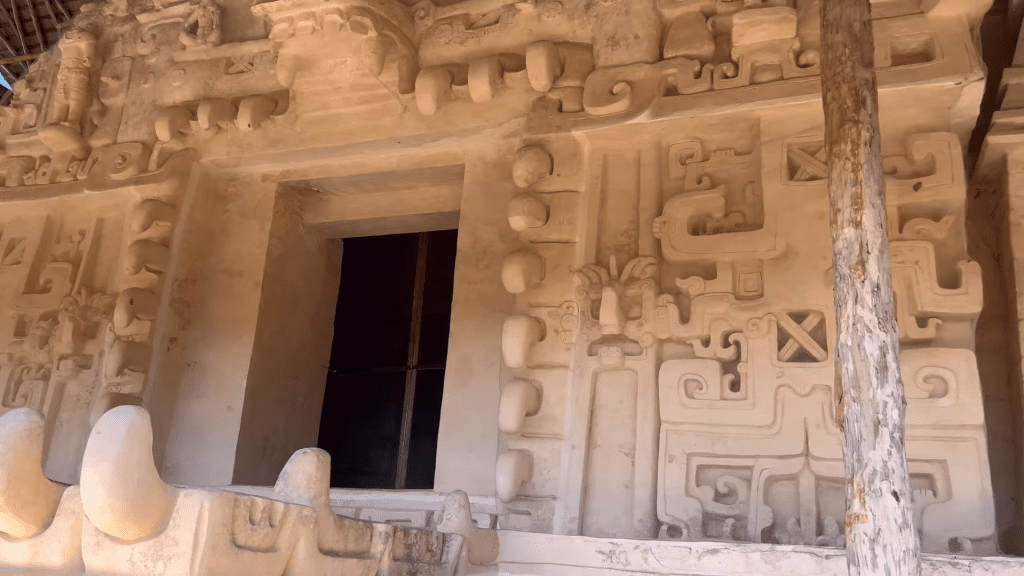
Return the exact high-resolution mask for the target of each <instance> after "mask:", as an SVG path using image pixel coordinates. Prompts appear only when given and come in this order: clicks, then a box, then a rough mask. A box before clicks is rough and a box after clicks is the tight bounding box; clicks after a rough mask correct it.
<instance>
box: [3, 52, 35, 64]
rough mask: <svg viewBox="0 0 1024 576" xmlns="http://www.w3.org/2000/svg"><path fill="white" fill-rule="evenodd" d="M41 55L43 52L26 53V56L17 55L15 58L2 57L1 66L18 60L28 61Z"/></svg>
mask: <svg viewBox="0 0 1024 576" xmlns="http://www.w3.org/2000/svg"><path fill="white" fill-rule="evenodd" d="M39 56H41V54H25V55H24V56H15V57H13V58H0V66H5V65H7V64H14V63H16V62H28V61H30V60H35V59H36V58H39Z"/></svg>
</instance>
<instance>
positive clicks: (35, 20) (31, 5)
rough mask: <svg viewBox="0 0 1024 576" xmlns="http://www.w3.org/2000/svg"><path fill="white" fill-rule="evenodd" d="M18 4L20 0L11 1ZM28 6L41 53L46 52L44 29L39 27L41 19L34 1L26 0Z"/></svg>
mask: <svg viewBox="0 0 1024 576" xmlns="http://www.w3.org/2000/svg"><path fill="white" fill-rule="evenodd" d="M11 1H12V2H17V1H18V0H11ZM25 1H26V3H27V4H28V14H29V16H31V18H32V25H33V26H35V29H36V40H39V51H40V52H42V51H43V50H46V39H45V38H44V37H43V29H42V28H41V27H40V26H39V17H38V16H36V7H35V1H34V0H25Z"/></svg>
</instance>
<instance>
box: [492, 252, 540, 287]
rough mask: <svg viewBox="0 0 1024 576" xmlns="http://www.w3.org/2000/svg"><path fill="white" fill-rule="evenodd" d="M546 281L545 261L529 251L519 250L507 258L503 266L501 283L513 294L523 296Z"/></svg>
mask: <svg viewBox="0 0 1024 576" xmlns="http://www.w3.org/2000/svg"><path fill="white" fill-rule="evenodd" d="M543 279H544V259H543V258H541V257H540V256H539V255H538V254H537V253H535V252H531V251H529V250H517V251H516V252H513V253H511V254H509V255H508V256H505V261H504V262H503V263H502V265H501V283H502V284H503V285H504V286H505V290H508V291H509V292H510V293H512V294H522V293H523V292H526V291H527V290H528V289H530V288H531V287H532V286H534V285H535V284H537V283H539V282H540V281H541V280H543Z"/></svg>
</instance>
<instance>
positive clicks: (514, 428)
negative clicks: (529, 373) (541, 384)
mask: <svg viewBox="0 0 1024 576" xmlns="http://www.w3.org/2000/svg"><path fill="white" fill-rule="evenodd" d="M540 401H541V398H540V390H539V389H538V388H537V386H536V385H534V384H533V383H532V382H528V381H526V380H513V381H512V382H509V383H508V384H507V385H506V386H505V389H504V390H502V391H501V401H500V402H499V403H498V429H499V430H501V431H502V432H504V433H505V434H522V432H523V425H524V424H525V423H526V417H527V416H533V415H535V414H537V412H538V411H539V410H540Z"/></svg>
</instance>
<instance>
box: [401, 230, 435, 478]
mask: <svg viewBox="0 0 1024 576" xmlns="http://www.w3.org/2000/svg"><path fill="white" fill-rule="evenodd" d="M429 238H430V236H429V235H428V233H427V232H420V233H419V237H418V240H419V243H418V245H417V248H416V280H415V284H414V285H413V292H412V322H411V323H410V325H409V354H408V356H407V359H406V372H405V398H404V401H403V402H402V428H401V432H400V435H399V437H398V468H397V469H396V471H395V489H396V490H402V489H403V488H405V480H406V477H407V476H408V472H409V444H410V442H411V441H412V414H413V409H414V408H415V407H416V375H417V372H418V371H419V361H420V328H421V327H422V325H423V290H424V289H425V287H426V280H427V249H428V246H427V245H428V244H429V242H428V239H429Z"/></svg>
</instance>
